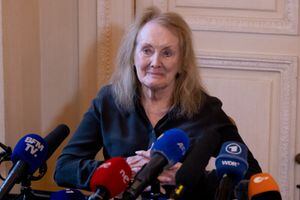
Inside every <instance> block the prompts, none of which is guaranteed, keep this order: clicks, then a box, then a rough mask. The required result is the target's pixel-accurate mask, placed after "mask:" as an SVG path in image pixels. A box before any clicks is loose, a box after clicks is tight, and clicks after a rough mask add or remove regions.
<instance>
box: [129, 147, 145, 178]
mask: <svg viewBox="0 0 300 200" xmlns="http://www.w3.org/2000/svg"><path fill="white" fill-rule="evenodd" d="M135 153H136V155H135V156H130V157H128V158H127V159H126V161H127V163H128V165H129V166H130V168H131V171H132V177H134V176H135V175H136V173H137V172H138V171H140V170H141V168H142V167H143V166H144V165H145V164H146V163H148V162H149V160H150V150H148V151H143V150H141V151H136V152H135Z"/></svg>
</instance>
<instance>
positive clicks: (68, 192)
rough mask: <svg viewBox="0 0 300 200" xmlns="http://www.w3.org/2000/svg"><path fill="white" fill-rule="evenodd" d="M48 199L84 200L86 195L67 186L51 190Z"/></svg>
mask: <svg viewBox="0 0 300 200" xmlns="http://www.w3.org/2000/svg"><path fill="white" fill-rule="evenodd" d="M50 200H86V197H85V196H84V195H83V194H82V193H81V192H80V191H79V190H76V189H70V188H67V189H64V190H60V191H57V192H52V193H51V195H50Z"/></svg>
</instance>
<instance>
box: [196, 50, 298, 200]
mask: <svg viewBox="0 0 300 200" xmlns="http://www.w3.org/2000/svg"><path fill="white" fill-rule="evenodd" d="M198 58H199V66H200V68H201V69H200V73H201V75H202V78H203V82H204V84H205V86H206V87H207V89H208V91H209V92H210V94H211V95H213V96H217V97H219V98H220V99H221V100H222V101H223V103H224V110H225V111H226V113H227V114H228V115H230V116H231V117H233V119H234V120H235V121H236V123H237V126H238V128H239V132H240V134H241V135H242V137H243V139H244V140H245V142H246V143H247V145H249V147H250V149H251V151H252V152H253V154H254V156H255V157H256V158H257V159H258V161H259V162H260V164H261V166H262V169H263V171H265V172H269V173H271V174H272V176H274V177H275V179H276V180H277V181H278V183H279V185H280V188H281V192H282V196H283V199H291V197H293V196H294V189H295V188H294V185H295V180H294V162H293V157H294V151H295V143H294V141H295V138H296V132H295V123H296V112H295V109H294V108H295V107H296V101H295V99H296V95H297V90H296V87H297V82H296V79H297V58H296V57H285V56H262V55H241V54H224V53H222V54H218V53H209V54H205V53H199V57H198Z"/></svg>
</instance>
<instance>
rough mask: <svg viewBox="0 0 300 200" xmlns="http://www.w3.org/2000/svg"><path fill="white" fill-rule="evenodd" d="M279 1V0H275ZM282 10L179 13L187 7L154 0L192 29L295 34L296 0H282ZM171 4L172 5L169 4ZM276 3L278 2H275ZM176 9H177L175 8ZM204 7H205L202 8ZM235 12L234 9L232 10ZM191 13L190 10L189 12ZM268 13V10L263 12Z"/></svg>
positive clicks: (296, 26) (297, 7)
mask: <svg viewBox="0 0 300 200" xmlns="http://www.w3.org/2000/svg"><path fill="white" fill-rule="evenodd" d="M277 1H279V0H277ZM282 1H283V2H282V3H283V4H284V5H283V11H282V13H279V15H280V16H279V17H257V16H254V17H253V16H252V17H251V16H249V17H240V16H239V14H235V16H228V15H224V14H222V12H220V13H218V12H214V13H213V14H211V15H206V14H205V13H203V14H201V10H199V12H198V13H199V14H186V13H188V12H185V13H181V11H180V10H181V9H189V8H187V7H184V6H182V5H180V6H179V5H176V2H174V1H171V0H169V1H160V0H154V5H156V6H158V7H161V8H163V10H166V8H167V7H168V9H172V10H173V9H175V11H176V12H179V13H181V14H182V15H183V17H184V18H185V19H186V21H187V22H188V23H189V24H190V26H191V28H192V29H193V30H196V31H197V30H199V31H200V30H208V31H227V32H245V33H268V34H269V33H271V34H289V35H296V34H297V33H298V10H299V1H298V0H282ZM171 3H172V4H173V5H172V7H171V6H170V4H171ZM277 3H278V2H277ZM177 9H178V10H177ZM204 9H205V8H204ZM232 12H233V13H234V12H235V11H234V10H233V11H232ZM191 13H192V12H191ZM265 14H266V15H268V14H269V13H268V12H265Z"/></svg>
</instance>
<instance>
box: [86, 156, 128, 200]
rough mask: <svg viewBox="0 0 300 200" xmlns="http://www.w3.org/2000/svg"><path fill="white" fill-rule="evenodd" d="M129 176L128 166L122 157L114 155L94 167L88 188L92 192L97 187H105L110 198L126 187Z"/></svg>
mask: <svg viewBox="0 0 300 200" xmlns="http://www.w3.org/2000/svg"><path fill="white" fill-rule="evenodd" d="M130 178H131V168H130V166H129V165H128V164H127V162H126V161H125V159H124V158H121V157H115V158H111V159H109V160H107V161H105V162H104V163H103V164H102V165H100V166H99V167H98V168H97V169H96V171H95V172H94V174H93V176H92V178H91V181H90V188H91V190H92V191H94V192H95V191H96V190H97V188H100V187H101V188H105V189H107V190H108V192H109V194H110V198H112V197H115V196H117V195H118V194H120V193H121V192H123V191H124V190H125V189H126V187H127V186H128V184H129V181H130Z"/></svg>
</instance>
